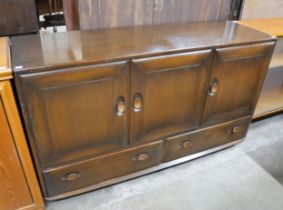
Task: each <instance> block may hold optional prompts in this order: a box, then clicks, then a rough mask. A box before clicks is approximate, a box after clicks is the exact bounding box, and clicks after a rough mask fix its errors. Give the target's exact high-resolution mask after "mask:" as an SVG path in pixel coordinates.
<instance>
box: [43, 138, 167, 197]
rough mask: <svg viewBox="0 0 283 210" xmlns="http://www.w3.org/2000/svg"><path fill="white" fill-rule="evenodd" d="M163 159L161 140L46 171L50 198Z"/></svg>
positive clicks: (154, 163) (140, 168) (157, 162)
mask: <svg viewBox="0 0 283 210" xmlns="http://www.w3.org/2000/svg"><path fill="white" fill-rule="evenodd" d="M162 159H163V143H162V141H158V142H153V143H151V144H147V145H142V146H138V147H135V148H130V149H126V150H124V151H120V152H116V153H111V154H108V155H104V156H100V157H97V158H93V159H90V160H87V161H82V162H79V163H76V164H72V165H69V166H64V167H59V168H56V169H50V170H46V171H45V172H44V179H45V183H46V188H47V193H48V195H47V196H48V197H52V196H56V195H59V194H63V193H66V192H69V191H72V190H77V189H80V188H83V187H88V186H90V185H93V184H98V183H100V182H102V181H106V180H109V179H113V178H117V177H121V176H123V175H127V174H130V173H133V172H136V171H139V170H142V169H146V168H148V167H150V166H154V165H157V164H159V163H160V162H161V161H162Z"/></svg>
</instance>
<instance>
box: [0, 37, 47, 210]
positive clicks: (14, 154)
mask: <svg viewBox="0 0 283 210" xmlns="http://www.w3.org/2000/svg"><path fill="white" fill-rule="evenodd" d="M11 78H12V71H11V68H10V55H9V40H8V39H7V38H0V125H1V131H0V186H1V187H0V209H3V210H14V209H26V210H28V209H29V210H32V209H34V210H37V209H44V204H43V200H42V197H41V192H40V189H39V185H38V182H37V179H36V176H35V172H34V168H33V165H32V160H31V158H30V154H29V150H28V147H27V144H26V139H25V136H24V132H23V129H22V126H21V122H20V118H19V115H18V111H17V107H16V103H15V100H14V94H13V91H12V88H11V83H10V79H11Z"/></svg>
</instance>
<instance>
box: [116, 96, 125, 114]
mask: <svg viewBox="0 0 283 210" xmlns="http://www.w3.org/2000/svg"><path fill="white" fill-rule="evenodd" d="M116 111H117V115H118V116H121V115H123V114H124V113H125V111H126V102H125V98H124V97H123V96H119V97H118V98H117V104H116Z"/></svg>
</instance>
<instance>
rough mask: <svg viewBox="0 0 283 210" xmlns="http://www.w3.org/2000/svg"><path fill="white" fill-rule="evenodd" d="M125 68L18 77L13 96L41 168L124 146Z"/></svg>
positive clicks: (119, 65) (112, 66)
mask: <svg viewBox="0 0 283 210" xmlns="http://www.w3.org/2000/svg"><path fill="white" fill-rule="evenodd" d="M128 80H129V78H128V68H127V63H126V62H119V63H112V64H105V65H95V66H86V67H78V68H70V69H63V70H58V71H51V72H43V73H34V74H26V75H20V78H19V80H18V81H17V82H18V84H21V85H20V86H21V87H20V88H19V89H20V91H22V92H21V93H20V94H19V95H20V96H21V103H22V104H23V107H24V110H25V112H24V116H25V120H26V122H27V123H26V124H27V126H28V131H29V137H30V139H31V140H32V142H31V143H32V144H33V145H34V146H33V147H34V153H37V154H38V156H39V159H40V163H41V167H43V168H46V167H51V166H55V165H56V166H57V165H60V164H63V163H67V162H70V161H74V160H79V159H84V158H86V157H91V156H94V155H98V154H100V153H104V152H107V151H111V150H114V149H117V148H120V147H122V146H124V145H127V144H128V141H127V139H128V136H127V109H126V107H127V101H128V88H129V87H128Z"/></svg>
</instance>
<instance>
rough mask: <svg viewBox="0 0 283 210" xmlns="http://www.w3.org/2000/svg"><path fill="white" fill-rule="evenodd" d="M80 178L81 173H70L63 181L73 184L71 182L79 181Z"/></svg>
mask: <svg viewBox="0 0 283 210" xmlns="http://www.w3.org/2000/svg"><path fill="white" fill-rule="evenodd" d="M78 178H80V173H79V172H70V173H68V174H66V175H65V176H63V177H62V180H63V181H68V182H71V181H75V180H77V179H78Z"/></svg>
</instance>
